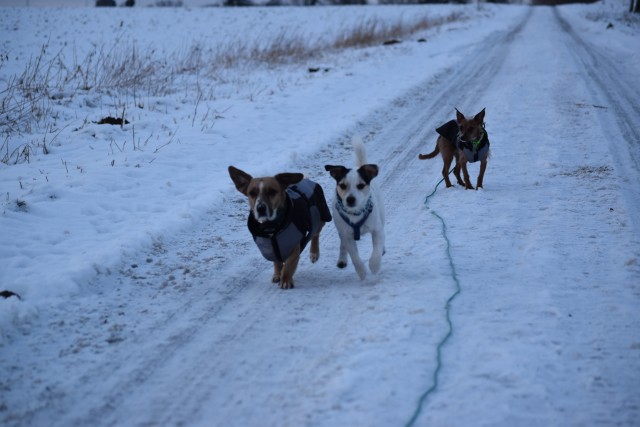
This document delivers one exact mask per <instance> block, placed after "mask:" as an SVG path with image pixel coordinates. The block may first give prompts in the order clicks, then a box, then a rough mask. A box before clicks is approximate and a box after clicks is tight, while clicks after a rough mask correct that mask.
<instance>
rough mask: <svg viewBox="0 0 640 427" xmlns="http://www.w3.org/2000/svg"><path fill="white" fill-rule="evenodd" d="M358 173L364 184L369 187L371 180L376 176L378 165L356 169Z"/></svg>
mask: <svg viewBox="0 0 640 427" xmlns="http://www.w3.org/2000/svg"><path fill="white" fill-rule="evenodd" d="M358 173H359V174H360V176H361V177H362V179H363V180H364V182H366V183H367V185H369V183H370V182H371V180H372V179H373V178H375V177H376V176H378V165H372V164H368V165H363V166H360V169H358Z"/></svg>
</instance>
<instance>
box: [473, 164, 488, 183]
mask: <svg viewBox="0 0 640 427" xmlns="http://www.w3.org/2000/svg"><path fill="white" fill-rule="evenodd" d="M485 170H487V159H484V160H482V161H481V162H480V173H479V174H478V184H477V185H476V190H477V189H478V188H482V180H483V179H484V171H485Z"/></svg>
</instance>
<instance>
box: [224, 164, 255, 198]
mask: <svg viewBox="0 0 640 427" xmlns="http://www.w3.org/2000/svg"><path fill="white" fill-rule="evenodd" d="M229 176H230V177H231V181H233V183H234V184H235V186H236V188H237V189H238V191H239V192H241V193H242V194H244V195H245V196H246V195H247V189H248V188H249V183H250V182H251V180H252V179H253V177H252V176H251V175H249V174H248V173H246V172H243V171H241V170H240V169H238V168H234V167H233V166H229Z"/></svg>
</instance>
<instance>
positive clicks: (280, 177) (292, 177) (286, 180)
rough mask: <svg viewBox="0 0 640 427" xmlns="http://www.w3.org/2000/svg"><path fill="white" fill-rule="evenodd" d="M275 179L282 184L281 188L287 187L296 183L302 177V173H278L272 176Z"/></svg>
mask: <svg viewBox="0 0 640 427" xmlns="http://www.w3.org/2000/svg"><path fill="white" fill-rule="evenodd" d="M274 178H275V179H276V181H278V183H279V184H280V185H281V186H282V188H287V187H288V186H290V185H293V184H297V183H299V182H300V181H302V180H303V179H304V175H302V174H301V173H289V172H285V173H279V174H277V175H276V176H274Z"/></svg>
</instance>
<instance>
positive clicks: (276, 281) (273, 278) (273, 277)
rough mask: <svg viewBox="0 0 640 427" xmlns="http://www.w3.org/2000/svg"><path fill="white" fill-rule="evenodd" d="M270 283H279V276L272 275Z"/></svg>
mask: <svg viewBox="0 0 640 427" xmlns="http://www.w3.org/2000/svg"><path fill="white" fill-rule="evenodd" d="M271 282H272V283H280V275H279V274H274V275H273V276H271Z"/></svg>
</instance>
